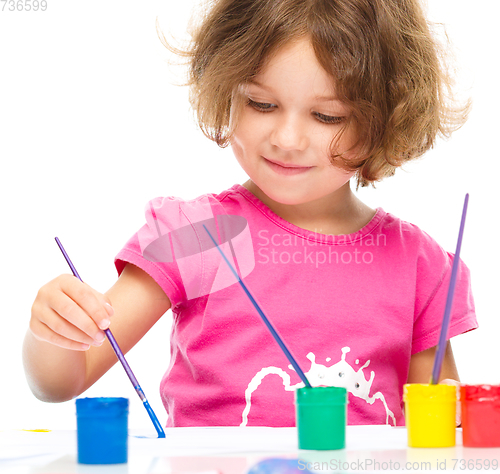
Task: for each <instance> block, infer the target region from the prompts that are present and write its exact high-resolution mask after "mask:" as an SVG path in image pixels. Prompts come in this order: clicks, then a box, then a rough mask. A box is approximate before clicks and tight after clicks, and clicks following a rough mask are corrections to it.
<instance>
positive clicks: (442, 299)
mask: <svg viewBox="0 0 500 474" xmlns="http://www.w3.org/2000/svg"><path fill="white" fill-rule="evenodd" d="M454 258H455V257H454V255H453V254H452V253H449V252H446V251H444V250H443V249H442V248H441V247H440V246H439V245H438V244H437V243H436V242H435V241H434V240H432V239H431V238H430V237H429V236H427V235H426V234H425V233H424V238H423V239H422V240H421V245H420V247H419V255H418V259H417V280H416V281H417V283H416V298H415V315H414V328H413V342H412V354H415V353H417V352H421V351H423V350H425V349H429V348H431V347H434V346H436V345H437V343H438V340H439V335H440V332H441V323H442V320H443V316H444V309H445V306H446V299H447V295H448V287H449V284H450V278H451V270H452V266H453V259H454ZM475 328H477V321H476V314H475V307H474V299H473V296H472V290H471V278H470V272H469V269H468V268H467V266H466V265H465V264H464V263H463V261H462V260H460V262H459V267H458V273H457V281H456V286H455V293H454V297H453V305H452V309H451V317H450V326H449V330H448V339H450V338H452V337H454V336H457V335H459V334H462V333H465V332H467V331H470V330H472V329H475Z"/></svg>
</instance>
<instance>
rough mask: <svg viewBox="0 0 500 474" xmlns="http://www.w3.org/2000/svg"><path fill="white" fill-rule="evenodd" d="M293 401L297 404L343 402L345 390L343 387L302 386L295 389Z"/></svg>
mask: <svg viewBox="0 0 500 474" xmlns="http://www.w3.org/2000/svg"><path fill="white" fill-rule="evenodd" d="M295 403H298V404H301V405H303V404H315V405H322V404H331V403H335V404H345V403H348V402H347V390H346V389H345V388H344V387H304V388H299V389H297V390H295Z"/></svg>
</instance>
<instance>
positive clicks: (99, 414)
mask: <svg viewBox="0 0 500 474" xmlns="http://www.w3.org/2000/svg"><path fill="white" fill-rule="evenodd" d="M76 422H77V439H78V462H79V463H81V464H119V463H126V462H127V441H128V399H126V398H79V399H77V400H76Z"/></svg>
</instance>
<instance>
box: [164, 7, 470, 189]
mask: <svg viewBox="0 0 500 474" xmlns="http://www.w3.org/2000/svg"><path fill="white" fill-rule="evenodd" d="M301 37H307V38H309V39H310V41H311V44H312V46H313V48H314V51H315V53H316V56H317V59H318V61H319V63H320V64H321V66H322V67H323V68H324V69H325V71H326V72H327V73H329V74H330V75H331V76H332V79H333V81H334V84H335V87H336V93H337V95H338V96H339V97H340V99H341V100H343V101H344V102H345V103H346V104H347V105H348V106H349V108H350V110H351V111H352V115H351V117H350V120H349V123H350V124H351V125H354V126H355V127H356V129H357V131H358V135H359V141H358V143H357V144H356V146H357V147H358V148H357V149H358V150H360V151H359V153H358V154H357V156H358V158H357V159H352V158H351V159H349V160H347V159H344V158H343V157H342V154H337V153H336V152H335V151H334V149H335V147H334V142H332V152H331V160H332V163H336V164H337V165H338V166H342V167H343V168H345V169H348V170H357V179H358V186H359V185H361V186H366V185H368V184H370V183H374V182H376V181H379V180H381V179H383V178H384V177H386V176H391V175H392V174H394V171H395V169H396V168H397V167H400V166H401V165H402V164H403V163H405V162H407V161H409V160H412V159H414V158H417V157H419V156H421V155H422V154H423V153H424V152H426V151H427V150H428V149H430V148H431V147H432V146H433V145H434V143H435V139H436V136H437V135H441V136H443V137H446V138H447V137H449V136H450V135H451V133H452V132H453V131H455V130H456V129H458V128H460V127H461V126H462V125H463V124H464V123H465V121H466V119H467V115H468V111H469V108H470V103H469V102H466V103H465V104H458V105H454V104H455V102H454V101H453V95H452V85H453V81H452V78H451V75H450V74H449V73H448V70H447V69H446V67H445V63H444V61H443V59H444V54H443V49H442V47H441V46H440V44H439V43H438V41H437V40H436V39H435V36H434V34H433V33H432V30H431V27H430V25H429V23H428V22H427V20H426V18H425V15H424V13H423V9H422V6H421V4H420V1H419V0H212V1H210V2H209V4H208V9H207V10H206V12H205V14H204V17H203V20H202V21H201V22H200V23H199V24H198V26H197V27H196V28H195V30H194V32H193V34H192V42H191V44H190V46H189V47H188V48H187V49H185V50H179V49H175V48H172V47H171V46H170V45H169V44H168V42H167V41H166V40H165V37H164V36H163V35H161V36H160V38H161V39H162V42H163V43H164V44H165V46H167V47H168V48H169V49H171V50H175V52H176V53H177V54H180V55H182V56H184V57H187V58H188V65H189V77H188V84H189V86H190V101H191V105H192V107H193V109H194V111H195V113H196V115H197V118H198V122H199V125H200V128H201V130H202V131H203V133H204V134H205V135H206V136H207V137H209V138H210V139H211V140H213V141H215V142H216V143H217V144H218V145H219V146H221V147H224V146H227V145H228V144H229V143H230V139H231V131H232V130H233V128H234V125H235V124H234V120H235V116H234V115H235V113H234V107H232V106H234V105H235V104H234V103H233V102H234V94H235V92H236V91H237V90H238V86H240V85H241V84H243V83H245V82H248V81H250V80H251V79H252V78H253V77H255V76H256V75H257V74H258V73H259V71H260V69H261V68H262V65H263V64H264V61H265V60H266V59H268V58H269V56H270V55H271V54H273V53H274V52H276V51H277V50H278V49H279V48H280V47H281V46H283V45H285V44H286V43H288V42H289V41H291V40H294V39H298V38H301ZM232 109H233V117H231V113H232V112H231V111H232ZM236 117H237V113H236ZM231 119H232V121H231ZM349 123H348V126H349ZM230 124H231V126H230Z"/></svg>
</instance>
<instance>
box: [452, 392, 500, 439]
mask: <svg viewBox="0 0 500 474" xmlns="http://www.w3.org/2000/svg"><path fill="white" fill-rule="evenodd" d="M460 405H461V407H462V434H463V445H464V446H466V447H469V448H489V447H500V385H486V384H485V385H462V386H461V387H460Z"/></svg>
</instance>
